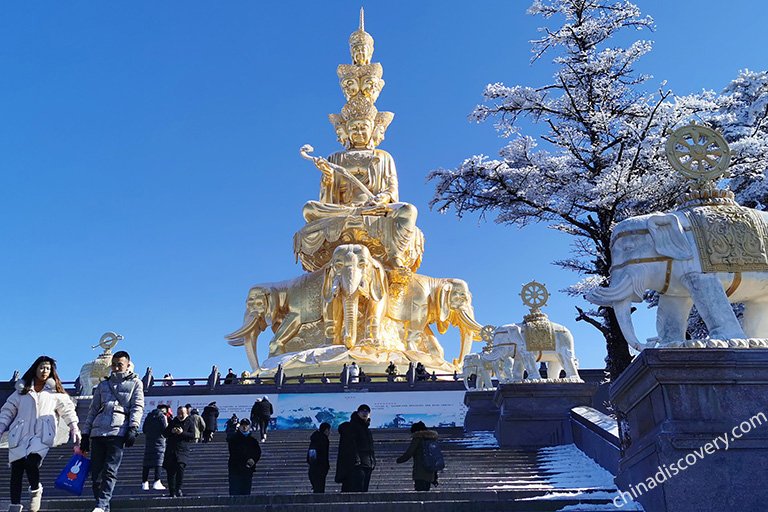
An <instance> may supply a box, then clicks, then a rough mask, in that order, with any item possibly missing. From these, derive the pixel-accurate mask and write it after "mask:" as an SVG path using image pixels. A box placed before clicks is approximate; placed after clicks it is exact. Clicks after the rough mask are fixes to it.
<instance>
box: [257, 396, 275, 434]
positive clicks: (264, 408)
mask: <svg viewBox="0 0 768 512" xmlns="http://www.w3.org/2000/svg"><path fill="white" fill-rule="evenodd" d="M274 412H275V411H274V409H273V408H272V403H271V402H270V401H269V399H268V398H267V397H266V396H263V397H261V400H256V402H254V404H253V407H251V422H252V423H253V424H254V425H253V428H254V430H255V429H256V428H258V429H259V435H260V437H261V441H262V442H264V441H266V440H267V426H268V425H269V420H270V418H271V417H272V415H273V414H274Z"/></svg>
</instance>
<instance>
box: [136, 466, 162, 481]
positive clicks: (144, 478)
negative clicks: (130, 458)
mask: <svg viewBox="0 0 768 512" xmlns="http://www.w3.org/2000/svg"><path fill="white" fill-rule="evenodd" d="M152 468H154V469H155V481H158V480H160V466H144V467H142V468H141V481H142V482H149V470H150V469H152Z"/></svg>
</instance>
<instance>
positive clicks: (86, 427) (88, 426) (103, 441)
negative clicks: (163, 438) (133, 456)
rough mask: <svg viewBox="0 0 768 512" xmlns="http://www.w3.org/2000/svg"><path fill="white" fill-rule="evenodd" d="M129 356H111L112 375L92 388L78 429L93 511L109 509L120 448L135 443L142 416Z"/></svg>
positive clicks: (141, 400) (138, 383)
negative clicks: (86, 457)
mask: <svg viewBox="0 0 768 512" xmlns="http://www.w3.org/2000/svg"><path fill="white" fill-rule="evenodd" d="M130 364H131V356H129V355H128V352H126V351H124V350H120V351H118V352H115V353H114V355H113V356H112V373H111V374H110V376H109V377H108V378H107V379H105V380H103V381H101V382H99V384H98V385H97V386H96V387H95V388H93V400H91V405H90V408H89V409H88V416H87V417H86V418H85V423H84V424H83V428H82V429H81V430H82V432H83V438H82V440H81V441H80V450H81V451H83V452H84V453H85V454H87V453H88V452H91V478H92V480H93V497H94V498H96V507H95V508H94V509H93V512H106V511H108V510H109V501H110V500H111V499H112V491H113V490H114V489H115V484H116V483H117V471H118V469H119V468H120V462H121V461H122V460H123V448H125V447H128V448H130V447H131V446H133V444H134V443H135V442H136V436H137V435H138V433H139V425H140V424H141V417H142V416H143V414H144V385H143V384H142V383H141V379H139V376H138V375H136V374H135V373H133V372H132V371H130V369H129V365H130Z"/></svg>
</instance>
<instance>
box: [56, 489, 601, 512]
mask: <svg viewBox="0 0 768 512" xmlns="http://www.w3.org/2000/svg"><path fill="white" fill-rule="evenodd" d="M544 491H545V490H542V489H533V490H527V491H475V492H471V493H467V492H457V491H430V492H415V491H404V492H398V493H381V492H369V493H345V494H297V495H293V496H286V495H253V496H239V497H202V498H201V497H184V498H146V497H144V498H131V499H125V498H120V499H114V500H113V501H112V504H111V509H112V510H114V511H121V512H134V511H135V512H138V511H142V510H152V511H154V510H164V511H182V510H183V511H197V510H199V511H203V510H209V511H219V510H228V511H254V512H255V511H270V512H271V511H278V510H279V511H285V512H310V511H317V510H319V511H323V512H325V511H327V512H346V511H349V512H352V511H355V512H359V511H360V510H365V511H392V510H395V509H396V510H397V511H398V512H427V511H429V512H432V511H435V512H437V511H440V512H442V511H447V512H452V511H456V512H484V511H488V512H496V511H499V512H501V511H510V512H515V511H520V512H522V511H526V512H554V511H557V510H559V509H560V508H562V507H565V506H567V505H576V504H582V505H583V506H584V508H580V510H582V511H584V512H588V511H589V508H587V507H589V506H595V507H596V509H597V507H599V506H603V507H602V508H600V510H605V508H604V505H606V504H607V503H609V501H608V500H606V499H590V498H588V497H586V498H579V499H556V500H555V499H535V498H540V497H541V496H542V494H543V493H544ZM92 507H93V502H92V500H84V499H78V500H46V502H45V510H46V511H49V512H58V511H65V510H66V511H80V510H83V511H90V510H91V508H92Z"/></svg>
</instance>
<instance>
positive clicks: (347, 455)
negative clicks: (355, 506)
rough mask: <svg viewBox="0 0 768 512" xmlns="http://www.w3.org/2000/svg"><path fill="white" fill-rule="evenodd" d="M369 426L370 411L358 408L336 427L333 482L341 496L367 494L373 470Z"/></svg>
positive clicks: (373, 455)
mask: <svg viewBox="0 0 768 512" xmlns="http://www.w3.org/2000/svg"><path fill="white" fill-rule="evenodd" d="M370 424H371V408H370V407H369V406H368V405H366V404H362V405H360V406H359V407H358V408H357V411H355V412H353V413H352V415H351V416H350V419H349V421H345V422H344V423H342V424H341V425H339V454H338V458H337V459H336V478H335V480H336V483H339V484H341V492H368V484H369V483H370V481H371V473H372V472H373V469H374V468H375V467H376V455H375V454H374V452H373V435H372V434H371V431H370V429H369V426H370Z"/></svg>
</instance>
